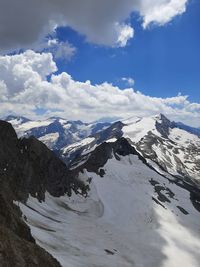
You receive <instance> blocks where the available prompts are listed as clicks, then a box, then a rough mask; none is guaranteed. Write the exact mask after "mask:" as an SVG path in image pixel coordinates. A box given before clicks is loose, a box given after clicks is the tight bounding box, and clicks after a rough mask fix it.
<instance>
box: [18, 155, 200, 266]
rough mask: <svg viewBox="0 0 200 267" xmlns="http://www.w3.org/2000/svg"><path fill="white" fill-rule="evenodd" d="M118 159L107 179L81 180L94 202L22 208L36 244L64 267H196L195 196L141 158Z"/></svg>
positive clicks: (85, 176)
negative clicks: (84, 182) (88, 184)
mask: <svg viewBox="0 0 200 267" xmlns="http://www.w3.org/2000/svg"><path fill="white" fill-rule="evenodd" d="M119 158H120V160H117V159H116V158H115V157H114V156H113V157H112V158H111V159H109V160H108V161H107V163H106V164H105V166H104V167H103V169H104V171H105V175H104V177H100V176H98V175H97V174H95V173H88V172H87V171H86V170H85V171H84V173H80V179H82V180H84V181H86V182H88V183H90V180H91V183H90V191H89V196H88V197H87V198H84V197H82V196H81V195H72V197H71V198H68V197H67V196H63V197H60V198H53V197H52V196H50V195H48V194H46V201H45V202H42V203H39V202H38V201H37V200H36V199H34V198H32V197H30V198H29V200H28V202H27V205H24V204H20V207H21V210H22V211H23V214H24V215H25V216H26V218H27V222H28V224H29V226H30V227H31V232H32V234H33V236H34V237H35V239H36V241H37V243H38V244H39V245H40V246H42V247H43V248H45V249H46V250H47V251H48V252H50V253H51V254H52V255H53V256H54V257H56V258H57V259H58V260H59V262H60V263H61V265H62V266H63V267H75V266H76V267H88V266H90V267H133V266H135V267H179V266H187V267H198V266H199V263H200V254H199V251H200V231H199V230H200V228H199V221H200V213H199V212H198V211H197V210H196V209H195V208H194V206H193V204H192V202H191V201H190V195H189V192H188V191H186V190H185V189H183V188H181V187H178V186H177V185H176V184H174V183H172V182H169V180H167V179H166V178H164V177H163V176H161V175H159V174H158V173H156V172H155V171H154V170H152V169H150V168H149V167H148V166H146V165H145V164H144V163H143V162H142V161H141V160H139V159H138V156H136V155H128V156H125V157H122V156H120V157H119Z"/></svg>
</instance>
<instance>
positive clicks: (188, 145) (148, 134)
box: [60, 114, 200, 183]
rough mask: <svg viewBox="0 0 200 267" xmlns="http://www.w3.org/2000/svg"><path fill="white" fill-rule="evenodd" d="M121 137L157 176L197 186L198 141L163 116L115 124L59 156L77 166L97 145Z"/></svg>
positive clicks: (199, 145)
mask: <svg viewBox="0 0 200 267" xmlns="http://www.w3.org/2000/svg"><path fill="white" fill-rule="evenodd" d="M120 137H124V138H126V139H127V140H129V142H130V143H131V145H132V146H133V147H134V148H135V149H136V150H137V151H138V152H139V153H140V154H141V155H142V156H143V157H144V158H145V159H146V160H147V161H148V163H149V164H151V165H152V166H153V167H154V168H156V169H157V170H158V171H159V172H160V173H162V172H163V171H164V172H168V173H170V174H171V175H174V176H176V177H177V178H178V177H181V178H183V179H184V180H185V181H190V182H195V183H199V179H200V138H199V136H198V135H196V134H194V133H191V132H190V131H187V130H186V129H180V127H177V124H176V123H174V122H171V121H169V120H168V119H167V118H166V117H165V116H164V115H162V114H161V115H157V116H154V117H145V118H130V119H128V120H124V121H122V122H116V123H114V124H112V125H111V126H110V127H108V128H107V129H106V130H102V131H101V132H99V133H97V134H95V135H93V136H90V137H89V138H86V139H83V140H81V141H79V142H76V143H74V144H71V145H69V146H66V147H64V148H62V149H61V152H60V155H61V157H62V159H63V160H64V161H65V162H66V163H67V164H68V163H69V162H70V164H71V165H72V166H73V165H74V166H76V164H80V162H81V161H84V160H86V159H87V158H88V156H89V155H90V152H91V151H93V150H94V149H95V147H96V146H97V145H99V144H100V143H103V142H114V141H116V140H117V139H118V138H120Z"/></svg>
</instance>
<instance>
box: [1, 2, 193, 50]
mask: <svg viewBox="0 0 200 267" xmlns="http://www.w3.org/2000/svg"><path fill="white" fill-rule="evenodd" d="M187 2H188V0H109V1H108V0H101V1H99V0H92V1H91V0H84V1H80V0H40V1H32V0H15V1H12V0H6V1H5V0H0V40H1V42H0V51H1V52H4V53H6V52H8V51H10V50H12V49H14V50H16V49H20V48H24V49H26V48H30V47H32V45H33V44H37V42H38V41H39V40H40V39H41V38H43V37H44V36H45V35H47V34H49V33H52V32H53V31H54V30H55V29H56V27H58V26H69V27H71V28H72V29H74V30H75V31H77V32H79V33H80V34H82V35H84V36H86V39H87V40H88V41H90V42H94V43H96V44H103V45H108V46H125V45H126V44H127V41H128V40H129V39H130V38H132V37H133V35H134V29H133V26H132V25H130V24H129V23H128V22H127V20H128V19H129V16H130V15H131V14H132V13H133V12H137V13H138V14H139V15H140V16H141V18H142V19H141V21H142V23H143V27H144V28H146V27H147V26H148V25H149V24H151V23H156V24H158V25H163V24H165V23H167V22H169V21H170V20H171V19H173V17H174V16H176V15H179V14H182V13H183V12H184V11H185V9H186V4H187Z"/></svg>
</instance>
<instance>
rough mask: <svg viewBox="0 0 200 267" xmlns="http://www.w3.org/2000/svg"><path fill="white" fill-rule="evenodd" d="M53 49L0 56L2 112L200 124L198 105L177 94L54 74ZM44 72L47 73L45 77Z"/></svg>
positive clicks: (199, 106) (199, 107)
mask: <svg viewBox="0 0 200 267" xmlns="http://www.w3.org/2000/svg"><path fill="white" fill-rule="evenodd" d="M55 71H57V67H56V64H55V62H54V60H53V57H52V54H51V53H41V54H40V53H36V52H33V51H31V50H29V51H26V52H24V53H23V54H20V55H13V56H1V57H0V105H1V110H0V115H1V116H4V115H8V114H9V113H12V114H13V113H14V114H20V115H24V116H28V117H35V116H36V114H37V110H38V109H44V110H46V114H44V115H45V116H51V115H58V116H62V117H65V118H68V119H82V120H85V121H92V120H96V119H99V118H101V117H130V116H149V115H153V114H157V113H160V112H161V113H164V114H166V115H167V116H169V117H170V118H171V119H174V120H178V121H184V122H186V123H189V124H191V122H192V123H193V125H194V126H200V104H199V103H191V102H190V101H189V100H188V97H187V96H182V95H181V94H179V95H177V96H174V97H170V98H157V97H151V96H146V95H144V94H142V93H141V92H138V91H136V90H134V89H132V88H127V89H125V90H120V88H118V87H116V86H113V85H112V84H109V83H106V82H105V83H103V84H100V85H92V84H91V82H90V81H86V82H78V81H75V80H73V79H72V77H71V76H70V75H69V74H67V73H66V72H63V73H61V74H58V75H55V74H54V72H55ZM47 76H48V77H50V78H48V79H47Z"/></svg>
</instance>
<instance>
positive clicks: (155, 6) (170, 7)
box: [141, 0, 188, 28]
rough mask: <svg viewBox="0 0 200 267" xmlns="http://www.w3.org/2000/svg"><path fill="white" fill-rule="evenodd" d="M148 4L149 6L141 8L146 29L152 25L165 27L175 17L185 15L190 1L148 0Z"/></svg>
mask: <svg viewBox="0 0 200 267" xmlns="http://www.w3.org/2000/svg"><path fill="white" fill-rule="evenodd" d="M146 2H147V5H143V6H142V7H141V15H142V16H143V17H144V21H143V27H144V28H146V27H147V26H148V25H149V24H151V23H156V24H158V25H164V24H166V23H167V22H169V21H170V20H172V19H173V18H174V17H175V16H177V15H180V14H182V13H184V12H185V11H186V4H187V2H188V0H170V1H166V0H161V1H155V0H153V1H149V0H146Z"/></svg>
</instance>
